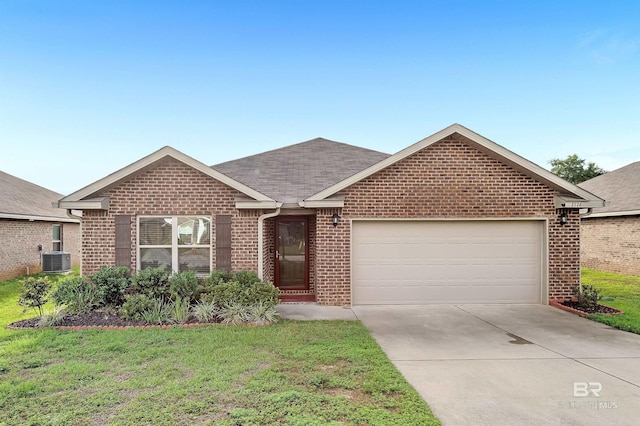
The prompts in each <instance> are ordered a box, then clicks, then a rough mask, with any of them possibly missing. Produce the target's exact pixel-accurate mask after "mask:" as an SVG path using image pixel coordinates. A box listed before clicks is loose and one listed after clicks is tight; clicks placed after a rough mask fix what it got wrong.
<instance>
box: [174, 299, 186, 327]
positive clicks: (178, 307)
mask: <svg viewBox="0 0 640 426" xmlns="http://www.w3.org/2000/svg"><path fill="white" fill-rule="evenodd" d="M171 319H172V320H173V322H176V323H178V324H184V323H185V322H187V321H188V320H189V300H188V299H182V298H181V297H177V298H176V300H175V302H172V303H171Z"/></svg>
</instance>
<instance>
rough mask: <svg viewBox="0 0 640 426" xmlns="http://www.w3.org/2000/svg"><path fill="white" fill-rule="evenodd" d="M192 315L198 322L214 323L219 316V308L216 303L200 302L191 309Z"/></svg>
mask: <svg viewBox="0 0 640 426" xmlns="http://www.w3.org/2000/svg"><path fill="white" fill-rule="evenodd" d="M191 313H192V315H193V316H194V317H195V318H196V319H197V320H198V322H213V321H214V320H215V319H216V317H217V316H218V308H217V307H216V305H215V303H213V302H211V301H209V302H207V301H204V300H199V301H198V303H196V304H195V306H193V307H192V308H191Z"/></svg>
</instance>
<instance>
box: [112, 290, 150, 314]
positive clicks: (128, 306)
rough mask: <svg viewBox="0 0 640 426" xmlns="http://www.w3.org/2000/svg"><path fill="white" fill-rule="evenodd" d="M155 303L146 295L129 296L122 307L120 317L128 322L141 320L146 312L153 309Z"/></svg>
mask: <svg viewBox="0 0 640 426" xmlns="http://www.w3.org/2000/svg"><path fill="white" fill-rule="evenodd" d="M154 303H155V301H154V299H151V298H150V297H149V296H147V295H146V294H127V295H126V296H125V301H124V303H123V304H122V307H120V311H119V312H120V316H121V317H122V318H123V319H126V320H141V319H143V314H144V312H145V311H148V310H151V309H152V308H153V305H154Z"/></svg>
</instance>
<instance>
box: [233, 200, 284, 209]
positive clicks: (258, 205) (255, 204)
mask: <svg viewBox="0 0 640 426" xmlns="http://www.w3.org/2000/svg"><path fill="white" fill-rule="evenodd" d="M280 206H282V203H278V202H276V201H256V200H236V209H238V210H261V209H264V210H272V209H277V208H280Z"/></svg>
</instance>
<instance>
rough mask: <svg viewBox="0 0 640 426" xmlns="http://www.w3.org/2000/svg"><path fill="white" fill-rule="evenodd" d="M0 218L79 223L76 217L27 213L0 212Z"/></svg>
mask: <svg viewBox="0 0 640 426" xmlns="http://www.w3.org/2000/svg"><path fill="white" fill-rule="evenodd" d="M0 219H14V220H28V221H30V222H36V221H39V222H64V223H80V220H78V219H71V218H69V217H56V216H33V215H27V214H14V213H0Z"/></svg>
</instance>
